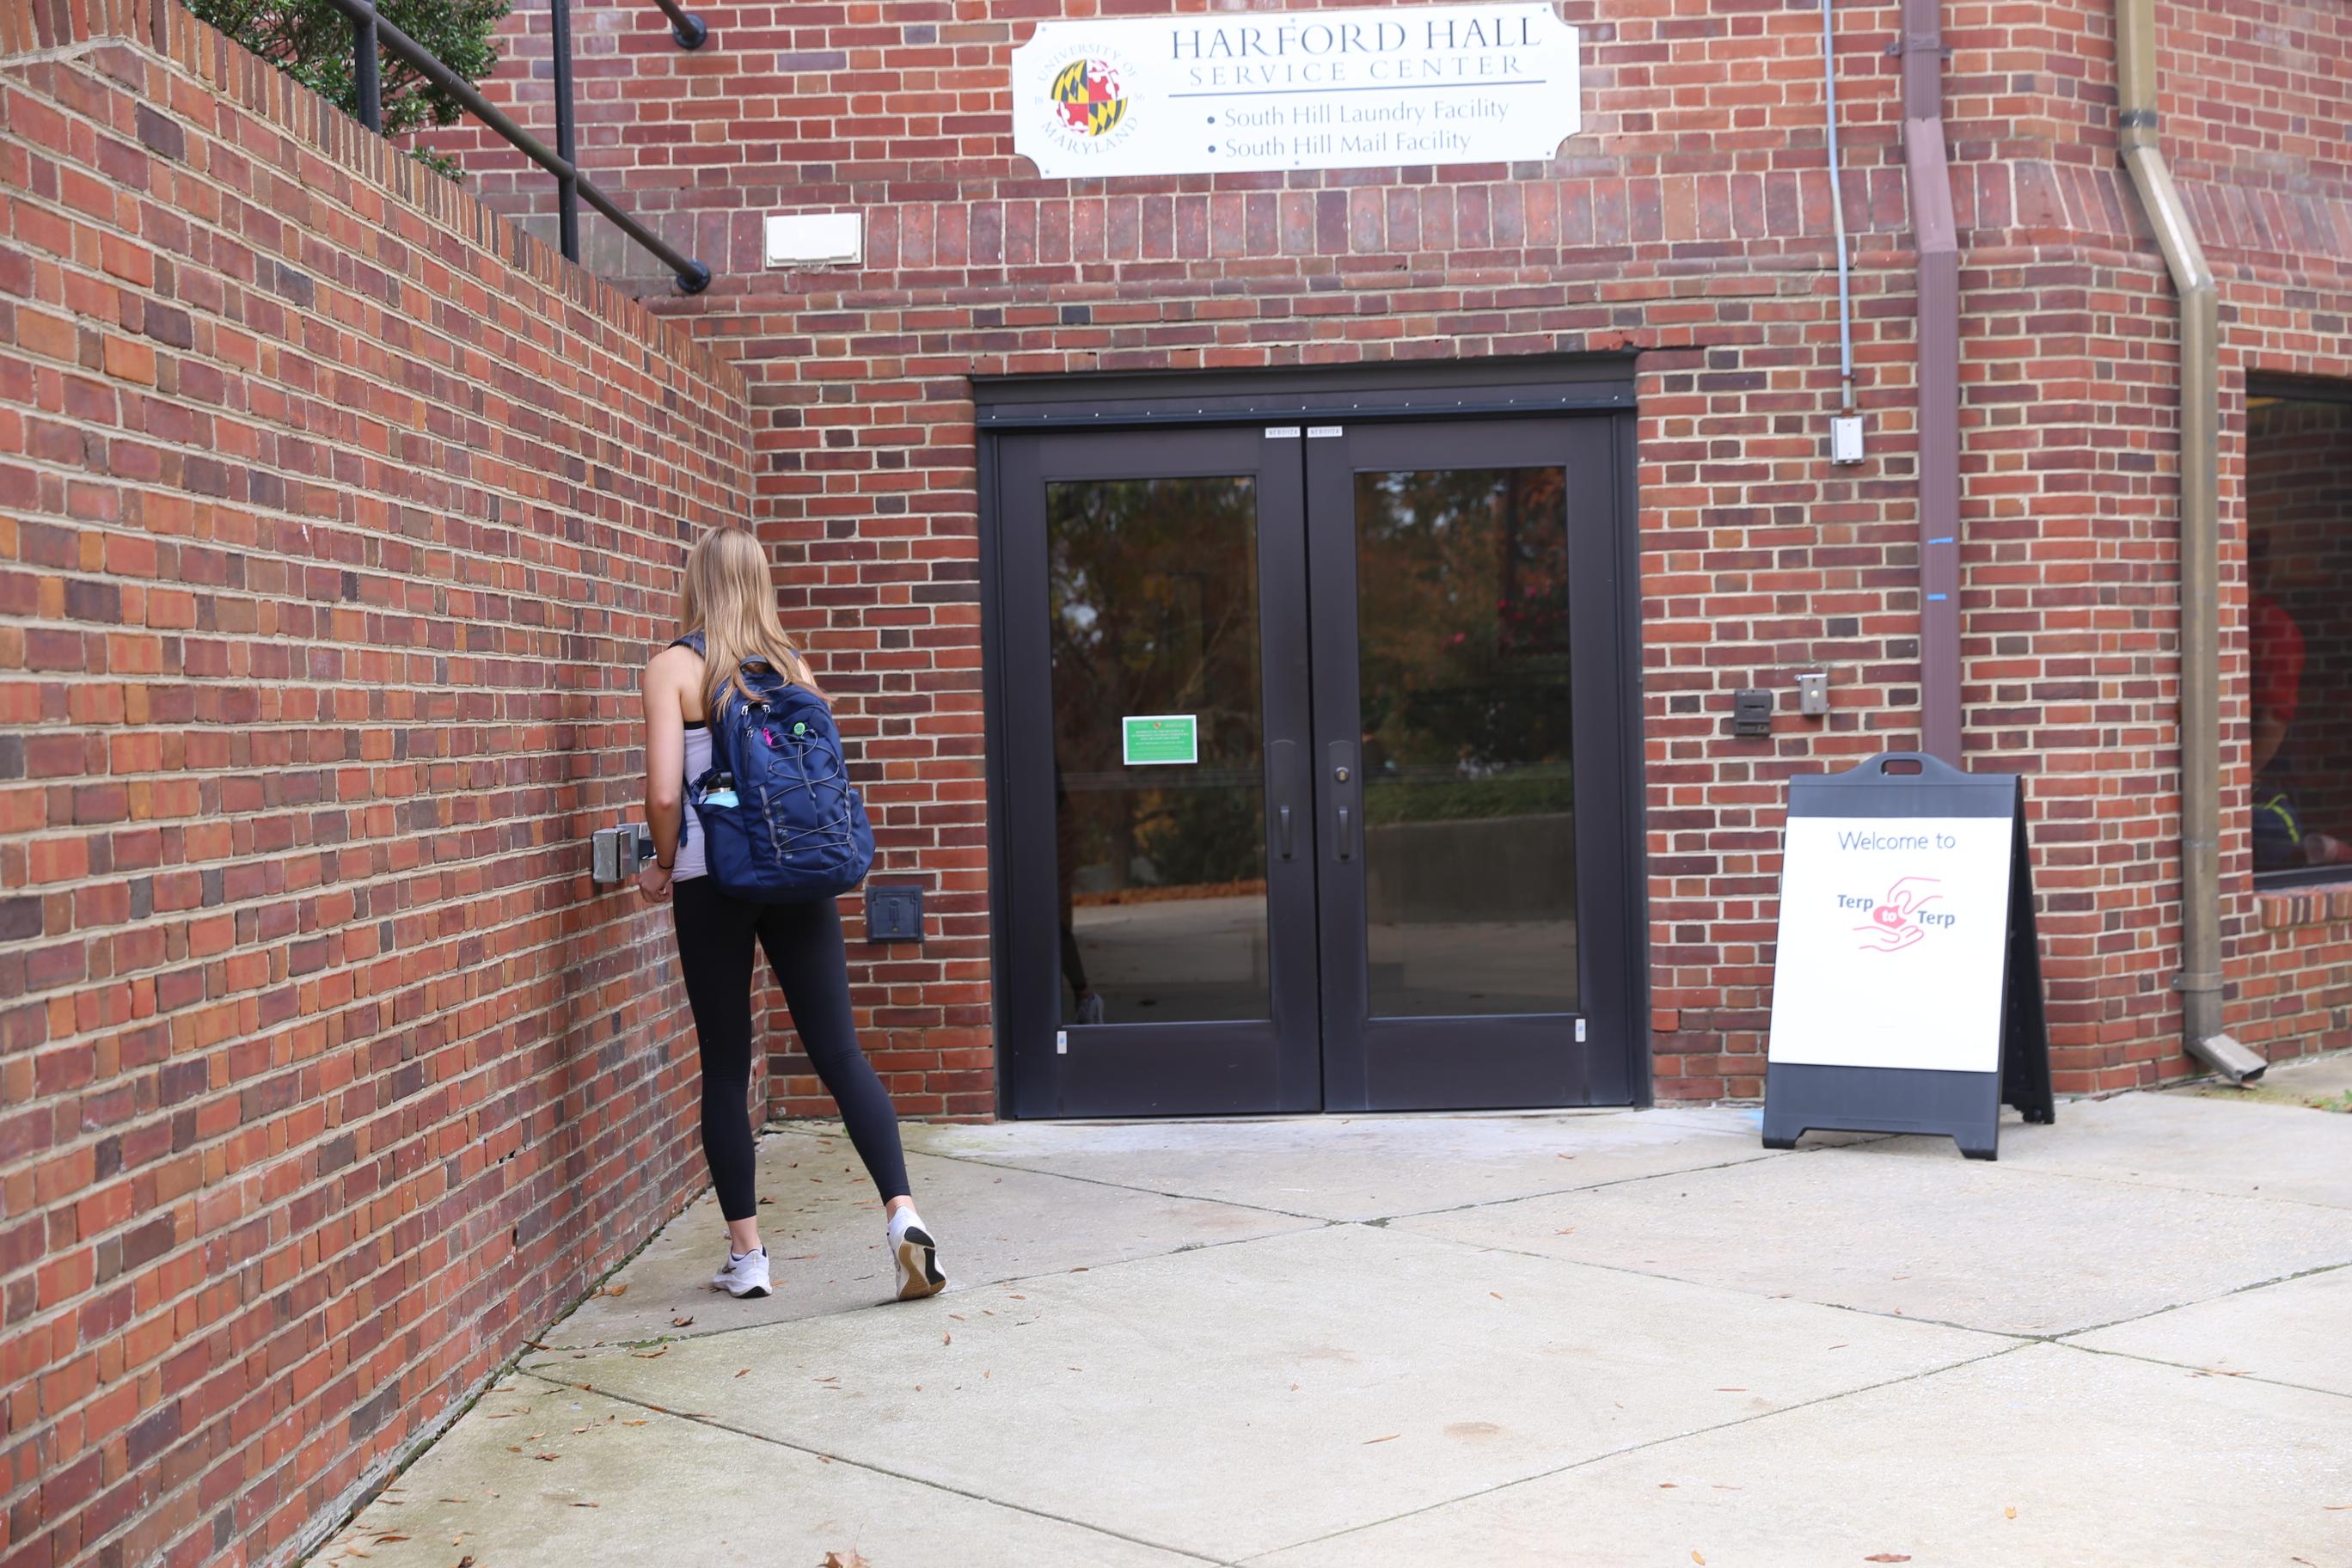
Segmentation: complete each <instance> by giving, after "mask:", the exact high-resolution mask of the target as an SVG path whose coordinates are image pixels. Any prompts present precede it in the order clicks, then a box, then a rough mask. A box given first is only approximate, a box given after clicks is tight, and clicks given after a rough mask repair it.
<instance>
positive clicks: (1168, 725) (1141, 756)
mask: <svg viewBox="0 0 2352 1568" xmlns="http://www.w3.org/2000/svg"><path fill="white" fill-rule="evenodd" d="M1120 722H1121V723H1122V724H1123V725H1124V727H1125V729H1126V731H1127V765H1128V766H1129V767H1130V768H1139V767H1144V766H1148V765H1150V764H1151V763H1197V762H1199V761H1200V760H1201V728H1200V724H1199V722H1198V721H1196V720H1195V719H1194V718H1193V717H1192V714H1190V713H1144V714H1132V713H1131V714H1129V715H1128V716H1127V717H1126V718H1125V719H1124V720H1122V721H1120Z"/></svg>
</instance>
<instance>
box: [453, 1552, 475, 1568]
mask: <svg viewBox="0 0 2352 1568" xmlns="http://www.w3.org/2000/svg"><path fill="white" fill-rule="evenodd" d="M457 1568H474V1554H473V1553H472V1552H467V1553H466V1555H464V1556H463V1557H460V1558H458V1559H457Z"/></svg>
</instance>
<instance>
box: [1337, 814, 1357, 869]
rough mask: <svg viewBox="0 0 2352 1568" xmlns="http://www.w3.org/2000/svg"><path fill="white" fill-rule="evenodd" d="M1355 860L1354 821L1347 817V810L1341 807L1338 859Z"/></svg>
mask: <svg viewBox="0 0 2352 1568" xmlns="http://www.w3.org/2000/svg"><path fill="white" fill-rule="evenodd" d="M1339 858H1340V859H1342V860H1352V859H1354V858H1356V832H1355V820H1354V818H1352V817H1351V816H1349V814H1348V808H1347V807H1346V806H1344V805H1343V806H1341V807H1340V808H1339Z"/></svg>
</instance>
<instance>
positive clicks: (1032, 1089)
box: [991, 426, 1322, 1116]
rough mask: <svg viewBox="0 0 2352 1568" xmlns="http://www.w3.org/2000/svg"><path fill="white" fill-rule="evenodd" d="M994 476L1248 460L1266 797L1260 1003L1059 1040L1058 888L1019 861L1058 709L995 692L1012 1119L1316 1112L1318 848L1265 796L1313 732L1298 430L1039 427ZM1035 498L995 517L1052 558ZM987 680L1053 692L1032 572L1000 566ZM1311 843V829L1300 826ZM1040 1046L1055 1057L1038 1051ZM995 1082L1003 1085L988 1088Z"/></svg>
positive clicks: (1016, 689) (1288, 780) (1038, 584)
mask: <svg viewBox="0 0 2352 1568" xmlns="http://www.w3.org/2000/svg"><path fill="white" fill-rule="evenodd" d="M996 462H997V472H998V474H999V482H1000V483H1001V484H1002V485H1003V487H1004V488H1005V489H1008V490H1011V491H1013V492H1014V493H1018V494H1024V495H1025V494H1034V493H1038V492H1039V491H1040V490H1042V489H1043V487H1044V486H1045V485H1048V484H1051V483H1054V482H1055V481H1057V480H1084V479H1185V478H1195V477H1201V478H1223V477H1227V476H1239V475H1247V476H1249V477H1250V478H1251V479H1253V481H1254V486H1255V505H1256V518H1257V528H1256V533H1257V571H1258V603H1259V606H1260V615H1259V628H1258V636H1259V639H1260V641H1259V692H1260V695H1259V700H1260V703H1261V707H1260V713H1261V716H1262V729H1261V742H1260V757H1261V762H1260V765H1261V767H1262V769H1263V770H1264V773H1263V784H1264V789H1265V794H1264V796H1263V798H1264V799H1265V802H1266V803H1267V806H1268V810H1267V813H1266V816H1267V819H1268V822H1267V826H1268V829H1269V831H1268V835H1267V837H1268V839H1269V842H1268V844H1267V847H1266V848H1267V853H1266V921H1267V939H1268V948H1269V952H1268V963H1269V973H1268V979H1269V996H1268V1004H1269V1005H1268V1014H1269V1016H1267V1017H1266V1018H1265V1019H1264V1020H1258V1021H1250V1020H1232V1021H1224V1022H1218V1023H1182V1024H1139V1023H1118V1024H1100V1025H1094V1026H1088V1027H1087V1028H1086V1030H1085V1044H1084V1046H1083V1047H1082V1048H1080V1049H1077V1050H1075V1051H1067V1050H1065V1049H1064V1048H1063V1047H1062V1044H1061V1036H1062V1029H1061V1027H1060V1026H1059V1022H1058V1017H1059V1012H1060V992H1059V990H1058V989H1057V987H1058V984H1059V975H1060V966H1059V963H1058V959H1057V955H1056V953H1055V942H1056V940H1057V939H1058V935H1059V931H1060V922H1059V918H1058V915H1057V913H1056V910H1055V881H1054V879H1052V878H1050V877H1045V876H1036V875H1026V874H1024V872H1025V871H1026V870H1027V868H1028V867H1029V866H1031V865H1033V864H1034V862H1035V860H1036V859H1037V858H1038V854H1037V852H1038V849H1039V847H1042V848H1043V849H1045V850H1046V851H1050V850H1052V848H1053V847H1054V846H1055V823H1054V819H1053V814H1054V810H1055V806H1054V789H1053V783H1052V773H1053V766H1054V717H1053V712H1052V709H1051V705H1050V702H1045V703H1041V702H1039V701H1037V700H1034V697H1032V698H1031V699H1030V700H1026V701H1012V700H1007V701H1004V702H1003V703H1001V704H1000V705H999V707H1000V710H1001V714H1002V720H1001V725H1000V727H999V730H998V733H999V734H1000V735H1001V738H1002V740H1003V746H1002V749H1001V750H994V751H993V752H992V763H993V764H994V765H993V767H992V775H993V776H994V778H995V779H996V780H998V781H1000V782H1001V784H1002V785H1003V790H1002V795H1001V799H1002V801H1003V820H1004V822H1005V825H1006V839H1007V841H1008V842H1009V843H1010V844H1012V845H1015V846H1023V847H1025V849H1024V852H1022V853H1019V854H1016V855H1015V856H1014V857H1013V858H1011V859H1010V861H1009V862H1008V861H1003V860H1000V861H999V862H998V865H997V868H998V870H999V871H1000V873H1001V875H1000V876H998V877H996V878H992V883H1001V884H1003V886H1002V887H1001V888H1000V889H999V890H998V893H997V895H996V908H997V909H998V910H1001V911H1002V914H1003V919H1002V920H1001V921H1000V922H999V923H998V925H997V928H996V929H997V930H998V931H999V932H1001V933H1002V940H1001V941H1000V942H998V943H997V947H998V949H999V951H1000V952H1003V953H1004V954H1005V955H1006V956H1007V957H1008V959H1009V962H1008V963H1004V964H1003V965H1002V966H1001V968H1000V970H999V978H1000V984H1001V986H1003V989H1002V990H1001V991H1000V993H999V995H1000V1001H999V1005H998V1017H999V1018H1000V1020H1009V1021H1010V1023H1009V1026H1001V1027H1000V1032H999V1035H998V1039H999V1041H1000V1049H999V1051H998V1058H999V1061H1000V1063H1008V1062H1009V1063H1010V1065H1012V1067H1013V1080H1014V1082H1013V1094H1012V1096H1011V1097H1010V1102H1011V1105H1012V1108H1013V1113H1014V1114H1016V1115H1023V1116H1055V1115H1059V1116H1068V1115H1090V1114H1091V1115H1099V1114H1106V1113H1108V1110H1109V1109H1110V1108H1112V1107H1118V1109H1119V1110H1122V1111H1124V1112H1125V1113H1128V1114H1136V1115H1221V1114H1231V1113H1235V1112H1243V1111H1297V1110H1315V1109H1317V1108H1318V1106H1320V1105H1321V1103H1322V1086H1321V1078H1320V1075H1321V1065H1320V1059H1319V1052H1318V1037H1317V1030H1316V1027H1315V1007H1316V998H1315V955H1314V944H1313V932H1314V929H1315V860H1314V856H1313V854H1312V853H1311V852H1308V853H1298V852H1297V851H1296V850H1295V849H1294V852H1293V853H1291V854H1289V855H1284V854H1283V853H1282V852H1281V846H1280V844H1279V842H1278V838H1277V836H1276V833H1275V832H1274V831H1273V829H1274V826H1275V820H1274V819H1275V815H1276V809H1277V808H1278V806H1279V805H1281V804H1282V803H1284V802H1295V801H1297V800H1298V799H1299V798H1301V796H1302V795H1303V793H1304V785H1305V782H1306V781H1305V773H1304V768H1305V762H1304V757H1303V752H1304V751H1305V742H1306V739H1307V627H1306V626H1305V624H1304V623H1303V621H1301V620H1300V619H1299V618H1298V617H1297V616H1288V615H1284V614H1282V613H1280V612H1279V610H1278V608H1276V607H1277V606H1280V605H1291V604H1303V603H1304V602H1305V600H1306V595H1307V548H1306V538H1305V531H1304V530H1303V529H1302V528H1301V527H1299V526H1298V524H1299V521H1300V519H1301V517H1302V515H1303V511H1304V506H1305V496H1304V491H1303V484H1302V479H1303V476H1302V475H1301V473H1300V469H1299V464H1298V456H1297V443H1296V442H1295V441H1291V442H1283V441H1274V440H1268V439H1267V438H1266V437H1265V435H1264V434H1263V432H1262V431H1261V430H1260V428H1259V427H1258V426H1196V427H1192V428H1187V429H1182V430H1151V431H1109V432H1098V431H1091V430H1090V431H1087V432H1084V433H1070V434H1065V433H1061V432H1043V433H1037V434H1034V435H1032V436H1030V437H1027V438H1025V439H1022V440H1018V441H1010V442H1006V443H1004V444H1003V446H1001V447H999V448H998V450H997V453H996ZM1045 526H1046V521H1045V516H1044V514H1043V513H1042V512H1038V511H1034V510H1023V509H1021V508H1017V507H1016V508H1011V509H1007V510H1003V511H1001V512H1000V513H999V514H998V516H997V527H996V528H995V529H993V530H992V531H991V536H992V539H993V541H994V543H995V545H996V548H997V550H998V552H999V554H1000V558H1001V560H1002V561H1003V562H1005V563H1013V562H1021V563H1033V564H1040V565H1042V563H1044V562H1045V560H1046V552H1047V541H1046V538H1045ZM992 576H994V578H995V579H996V581H997V584H998V605H999V606H1000V612H1001V613H1000V616H999V618H1000V621H1001V625H1000V626H999V627H998V632H997V638H996V648H997V662H996V664H995V667H994V668H995V670H996V673H997V679H996V681H995V682H994V683H993V684H995V685H996V686H997V687H998V688H999V689H1001V690H1002V691H1003V693H1005V694H1008V695H1009V694H1013V693H1038V692H1050V691H1051V690H1052V681H1053V671H1052V662H1051V660H1052V655H1051V650H1050V647H1049V640H1050V639H1049V635H1048V614H1049V612H1048V593H1047V584H1046V581H1045V574H1044V573H1043V572H1042V571H1017V570H1016V571H1000V572H997V573H994V574H992ZM1308 842H1309V843H1310V844H1311V842H1312V840H1311V838H1309V839H1308ZM1049 1058H1050V1059H1049ZM1004 1098H1005V1097H1003V1096H1000V1100H1003V1099H1004Z"/></svg>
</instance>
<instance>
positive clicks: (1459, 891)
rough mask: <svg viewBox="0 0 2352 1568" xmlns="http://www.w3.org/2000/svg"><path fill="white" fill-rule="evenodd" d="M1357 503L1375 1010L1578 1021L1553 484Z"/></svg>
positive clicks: (1421, 480) (1461, 487) (1565, 655)
mask: <svg viewBox="0 0 2352 1568" xmlns="http://www.w3.org/2000/svg"><path fill="white" fill-rule="evenodd" d="M1355 501H1356V576H1357V581H1358V583H1359V584H1360V586H1359V588H1358V591H1357V595H1356V666H1357V672H1358V683H1357V706H1358V710H1359V711H1360V714H1361V716H1362V729H1363V753H1362V766H1363V775H1364V921H1365V940H1366V945H1367V948H1368V959H1369V964H1370V967H1369V972H1368V975H1367V985H1368V990H1369V993H1370V995H1369V1006H1370V1013H1371V1015H1372V1016H1374V1017H1429V1016H1435V1017H1470V1016H1483V1015H1489V1014H1523V1013H1573V1012H1575V1011H1576V1006H1577V990H1578V984H1577V967H1576V787H1575V786H1576V776H1575V768H1574V765H1573V756H1574V752H1575V746H1574V740H1573V736H1572V734H1571V731H1570V714H1571V713H1572V712H1573V710H1574V702H1573V693H1572V690H1571V683H1570V657H1569V643H1568V627H1569V596H1568V505H1567V495H1566V473H1565V470H1563V469H1561V468H1433V469H1391V470H1380V471H1373V472H1368V473H1360V474H1358V475H1357V476H1356V494H1355Z"/></svg>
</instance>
